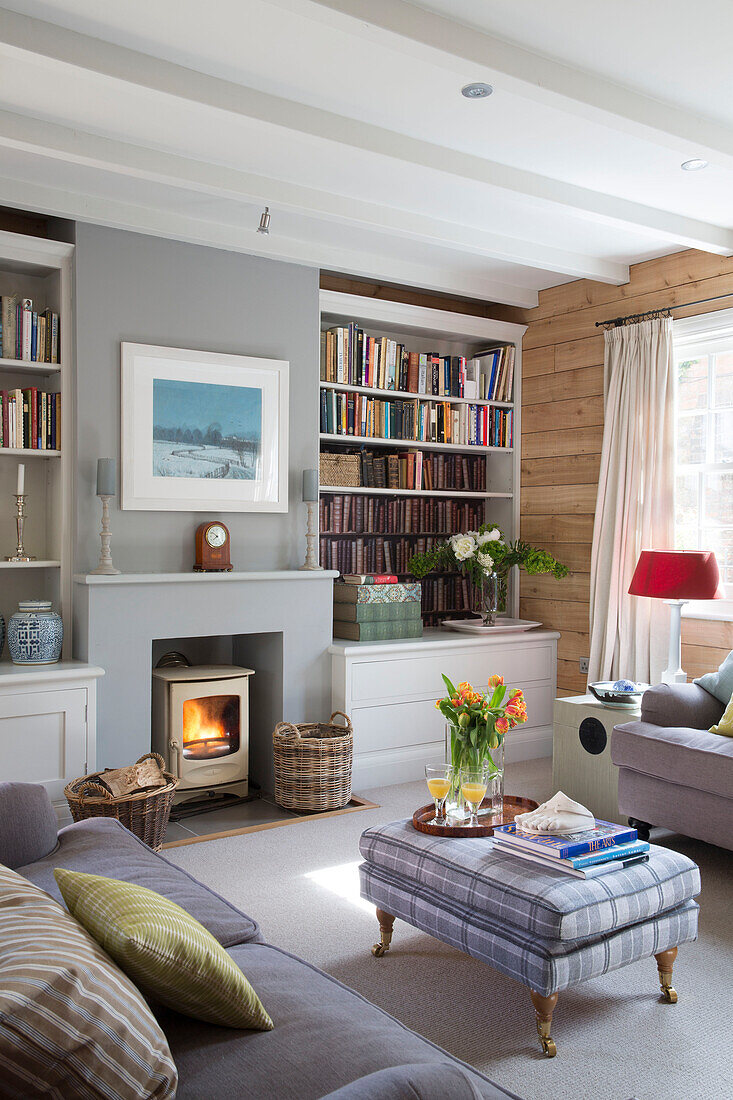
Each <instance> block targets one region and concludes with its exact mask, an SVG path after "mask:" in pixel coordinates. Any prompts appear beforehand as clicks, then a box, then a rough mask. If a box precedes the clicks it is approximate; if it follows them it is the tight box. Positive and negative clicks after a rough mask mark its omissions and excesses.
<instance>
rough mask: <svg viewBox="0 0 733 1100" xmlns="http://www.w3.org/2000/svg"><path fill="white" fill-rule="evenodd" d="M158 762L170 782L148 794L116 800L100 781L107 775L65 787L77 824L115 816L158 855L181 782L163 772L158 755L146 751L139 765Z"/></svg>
mask: <svg viewBox="0 0 733 1100" xmlns="http://www.w3.org/2000/svg"><path fill="white" fill-rule="evenodd" d="M149 759H152V760H156V761H157V762H158V765H159V767H160V770H161V771H162V772H163V777H164V778H165V780H166V785H165V786H164V787H155V788H154V789H153V790H148V791H135V792H134V793H133V794H125V795H120V796H119V798H115V797H114V795H112V794H110V792H109V791H108V790H107V788H106V787H103V786H102V784H101V783H100V782H99V780H100V778H102V777H103V776H104V772H92V774H91V775H83V776H82V777H81V779H74V780H72V782H71V783H69V784H67V786H66V787H65V788H64V794H65V795H66V801H67V802H68V803H69V809H70V810H71V816H72V817H73V819H74V821H85V820H86V819H87V818H90V817H114V818H116V819H117V820H118V821H120V822H121V823H122V824H123V825H124V826H125V828H127V829H129V830H130V832H131V833H134V834H135V836H136V837H139V838H140V840H142V841H143V842H144V843H145V844H147V845H148V847H149V848H152V849H153V851H154V852H157V851H159V850H160V848H161V847H162V845H163V838H164V836H165V831H166V829H167V828H168V818H169V816H170V812H171V806H172V804H173V796H174V794H175V793H176V787H177V786H178V780H177V779H176V777H175V776H174V775H172V774H171V773H170V772H166V771H163V768H164V764H165V761H164V760H163V757H162V756H159V755H158V753H157V752H146V753H145V754H144V755H143V756H141V757H140V759H139V760H137V761H136V763H137V764H141V763H142V762H143V760H149Z"/></svg>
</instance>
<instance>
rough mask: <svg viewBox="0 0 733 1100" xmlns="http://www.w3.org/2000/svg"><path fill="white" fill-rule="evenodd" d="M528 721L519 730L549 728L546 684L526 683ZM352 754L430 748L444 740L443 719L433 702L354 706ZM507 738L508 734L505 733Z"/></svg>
mask: <svg viewBox="0 0 733 1100" xmlns="http://www.w3.org/2000/svg"><path fill="white" fill-rule="evenodd" d="M525 696H526V699H527V714H528V719H527V722H526V724H525V725H522V726H519V727H517V728H518V729H521V730H526V729H530V728H532V727H533V726H548V725H552V701H553V690H552V687H551V686H550V684H530V685H529V686H528V687H527V690H526V692H525ZM351 721H352V723H353V726H354V752H355V753H365V752H376V751H379V750H381V749H404V748H408V747H409V746H414V745H432V744H433V743H434V742H436V741H443V739H444V738H445V729H446V725H447V723H446V720H445V718H444V717H443V715H442V714H441V713H440V711H439V710H436V709H435V702H434V700H433V699H412V700H408V701H406V702H402V703H386V704H384V705H383V706H371V707H370V706H362V707H354V709H353V711H352V712H351ZM507 737H508V738H509V739H511V737H512V734H511V731H510V732H509V733H508V734H507Z"/></svg>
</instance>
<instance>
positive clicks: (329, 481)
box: [318, 453, 361, 487]
mask: <svg viewBox="0 0 733 1100" xmlns="http://www.w3.org/2000/svg"><path fill="white" fill-rule="evenodd" d="M318 464H319V480H320V483H321V485H348V486H349V487H354V486H359V485H361V456H360V455H334V454H326V453H322V454H321V455H320V458H319V462H318Z"/></svg>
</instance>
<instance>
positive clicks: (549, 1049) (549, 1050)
mask: <svg viewBox="0 0 733 1100" xmlns="http://www.w3.org/2000/svg"><path fill="white" fill-rule="evenodd" d="M542 1050H543V1053H544V1054H546V1055H547V1057H548V1058H554V1057H555V1055H556V1054H557V1047H556V1046H555V1040H554V1039H550V1038H547V1039H543V1040H542Z"/></svg>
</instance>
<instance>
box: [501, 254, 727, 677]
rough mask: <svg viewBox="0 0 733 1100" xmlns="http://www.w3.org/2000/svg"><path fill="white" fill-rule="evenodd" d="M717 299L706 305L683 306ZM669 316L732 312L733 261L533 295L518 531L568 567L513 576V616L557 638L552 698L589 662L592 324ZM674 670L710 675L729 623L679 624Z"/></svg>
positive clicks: (678, 260)
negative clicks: (556, 575) (666, 311)
mask: <svg viewBox="0 0 733 1100" xmlns="http://www.w3.org/2000/svg"><path fill="white" fill-rule="evenodd" d="M717 295H727V297H725V298H723V299H722V300H719V301H716V302H710V303H707V304H705V305H696V306H689V305H686V304H685V303H690V302H695V301H698V300H699V299H702V298H712V297H715V296H717ZM667 307H668V308H672V310H673V316H675V317H688V316H692V315H695V314H699V313H708V312H712V311H714V310H718V309H728V308H731V307H733V259H732V258H726V257H721V256H711V255H709V254H707V253H705V252H697V251H694V250H690V251H686V252H678V253H675V254H674V255H672V256H665V257H662V258H661V259H657V260H648V261H646V262H645V263H640V264H635V265H634V266H633V267H632V268H631V271H630V279H629V282H628V283H625V284H624V285H623V286H607V285H606V284H604V283H595V282H591V281H589V280H587V279H583V280H578V281H577V282H572V283H565V284H563V285H562V286H557V287H551V288H549V289H548V290H544V291H541V292H540V300H539V305H538V306H537V308H536V309H533V310H527V311H526V312H525V313H524V314H523V320H524V321H525V323H527V324H528V325H529V327H528V329H527V332H526V333H525V338H524V344H523V348H524V350H523V372H522V377H523V383H522V491H521V513H522V518H521V533H522V537H523V538H525V539H527V540H528V541H529V542H533V543H535V544H539V545H541V546H544V547H545V548H547V549H548V550H550V551H552V553H554V554H555V555H556V556H557V557H558V558H560V559H561V560H562V561H564V562H565V564H566V565H567V566H568V567H569V569H570V575H569V576H568V577H566V578H565V579H563V580H554V579H553V578H547V577H536V578H535V577H526V576H524V575H523V576H522V582H521V602H520V614H521V615H522V617H523V618H528V619H538V620H540V621H542V622H543V623H545V625H547V626H550V627H553V628H556V629H557V630H560V631H561V632H562V638H561V640H560V643H559V649H558V694H560V695H576V694H578V693H580V692H583V691H585V688H586V677H585V676H584V675H582V674H581V673H580V670H579V666H578V660H579V658H580V657H587V656H588V654H589V652H590V641H589V634H588V613H589V612H588V607H589V598H590V584H589V581H590V575H589V571H590V551H591V542H592V537H593V515H594V511H595V503H596V491H597V487H598V474H599V467H600V454H601V442H602V438H603V348H604V340H603V333H602V331H601V330H600V329H597V328H596V327H595V323H596V321H602V320H605V319H607V318H609V317H620V316H626V315H628V314H631V313H641V312H643V311H645V310H649V309H661V308H667ZM683 649H684V652H683V666H684V667H685V668H686V669H687V671H688V673H689V674H690V675H691V676H699V675H700V674H701V673H702V672H706V671H709V670H710V669H712V668H716V667H717V665H718V664H719V663H720V661H722V659H723V657H724V656H725V655H726V654H727V653H728V651H729V650H730V649H733V624H731V623H722V622H709V621H704V620H687V621H686V622H685V623H684V628H683Z"/></svg>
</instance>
